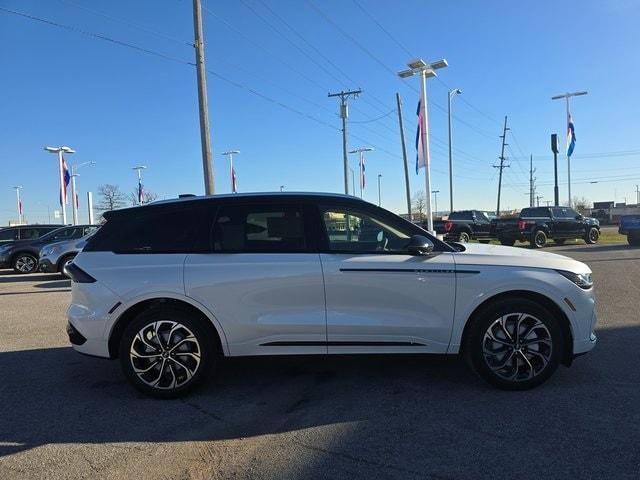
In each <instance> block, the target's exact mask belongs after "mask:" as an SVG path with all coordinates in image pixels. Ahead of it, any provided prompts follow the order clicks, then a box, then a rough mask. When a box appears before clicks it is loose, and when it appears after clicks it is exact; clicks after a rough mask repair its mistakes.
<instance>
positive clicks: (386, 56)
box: [0, 0, 640, 224]
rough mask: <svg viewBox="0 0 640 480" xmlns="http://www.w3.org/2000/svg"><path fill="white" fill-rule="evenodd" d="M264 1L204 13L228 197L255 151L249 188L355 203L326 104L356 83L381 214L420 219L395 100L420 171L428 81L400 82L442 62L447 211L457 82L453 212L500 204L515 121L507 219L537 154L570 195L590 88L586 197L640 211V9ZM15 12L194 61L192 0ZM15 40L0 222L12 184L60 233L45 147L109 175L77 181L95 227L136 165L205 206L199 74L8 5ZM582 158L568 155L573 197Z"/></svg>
mask: <svg viewBox="0 0 640 480" xmlns="http://www.w3.org/2000/svg"><path fill="white" fill-rule="evenodd" d="M265 2H267V3H263V2H261V1H260V0H242V1H233V2H232V1H217V2H214V1H212V0H203V5H204V6H205V7H206V8H207V9H208V10H209V11H210V12H213V14H211V13H209V12H206V13H205V14H204V29H205V41H206V57H207V62H208V68H209V69H210V70H212V71H215V72H216V73H217V74H219V75H221V76H223V77H224V78H225V79H226V80H222V79H221V78H219V77H217V76H215V75H212V74H210V75H209V76H208V82H209V84H208V88H209V101H210V117H211V126H212V141H213V148H214V160H215V171H216V189H217V192H221V193H226V192H228V191H229V190H230V181H229V173H228V168H229V167H228V164H227V163H226V159H225V158H224V157H221V156H220V153H221V152H222V151H224V150H228V149H238V150H241V152H242V153H241V154H240V155H239V156H238V157H237V160H236V162H235V163H236V170H237V174H238V183H239V189H240V191H274V190H277V189H279V186H280V185H285V188H286V190H300V191H304V190H315V191H335V192H339V191H341V190H342V188H343V187H342V185H343V180H342V153H341V136H340V131H339V128H340V119H339V117H338V116H337V113H338V106H337V101H336V100H335V99H329V98H327V93H328V91H336V90H340V89H342V88H358V87H359V88H362V89H363V91H364V93H363V95H362V96H361V97H360V98H358V99H355V100H352V101H351V108H350V122H351V123H350V132H351V134H352V136H351V137H350V140H349V143H350V147H351V148H355V147H358V146H374V147H375V148H376V151H374V152H372V153H370V154H369V155H368V157H367V174H368V177H367V180H368V188H367V189H366V191H365V198H366V199H368V200H370V201H373V202H376V201H377V189H376V188H375V187H376V177H377V175H378V174H382V176H383V177H382V185H383V187H382V197H383V206H385V207H387V208H390V209H391V210H394V211H396V212H402V211H404V210H405V208H404V184H403V170H402V159H401V150H400V144H399V133H398V127H397V117H396V114H395V110H394V108H395V93H396V92H400V94H401V95H402V97H403V99H404V102H405V108H404V113H405V123H406V130H407V133H408V138H407V147H408V151H409V156H410V162H411V164H412V166H413V162H414V156H415V150H414V147H413V140H414V138H413V137H414V132H415V124H416V119H415V108H416V104H417V99H418V94H417V87H418V80H417V78H414V79H410V80H409V81H407V82H403V81H401V80H399V79H398V78H397V77H396V76H395V75H394V74H393V72H395V71H397V70H401V69H403V68H404V66H405V64H406V62H407V60H409V59H410V58H411V57H424V58H425V59H428V60H433V59H438V58H443V57H444V58H446V59H447V60H448V61H449V67H448V68H446V69H444V70H441V71H440V76H439V79H433V80H430V81H429V86H428V88H429V102H430V103H429V112H430V127H431V133H432V166H433V182H432V183H433V185H432V186H433V188H434V189H438V190H440V192H441V193H440V194H439V196H438V197H439V198H438V207H439V208H440V209H441V210H442V209H445V208H447V206H448V201H447V198H448V174H447V171H448V170H447V169H448V167H447V165H448V163H447V162H448V160H447V153H446V139H447V117H446V112H445V111H443V110H441V109H440V108H438V106H440V107H441V108H446V98H447V89H448V87H458V88H461V89H462V90H463V91H464V93H463V96H462V97H459V98H456V99H454V113H455V115H456V117H457V119H456V120H454V147H455V149H456V150H455V153H454V163H455V165H454V171H455V177H454V192H455V202H456V208H481V209H495V203H496V192H497V176H496V169H494V168H492V165H493V164H495V162H496V161H497V157H498V155H499V153H500V139H499V135H500V134H501V123H502V120H503V118H504V116H505V115H508V116H509V125H510V127H511V128H512V130H511V131H510V132H509V134H508V142H509V144H510V145H509V147H508V148H507V151H506V155H507V157H509V160H508V163H509V164H510V165H511V167H510V168H507V169H506V170H505V177H504V185H505V186H504V190H503V200H502V206H503V207H512V208H515V207H522V206H525V204H526V203H527V202H528V196H527V192H528V183H527V182H528V158H524V157H528V155H529V154H530V153H532V154H533V155H534V166H535V167H536V168H537V172H536V176H537V177H538V183H539V188H538V192H539V194H540V195H543V196H544V198H543V201H544V200H550V199H552V198H553V187H552V185H551V182H552V179H553V169H552V159H551V156H550V152H549V135H550V133H552V132H557V133H559V134H560V136H561V138H564V129H565V125H564V104H563V103H562V102H559V101H555V102H554V101H551V100H550V97H551V96H552V95H555V94H559V93H562V92H565V91H573V90H588V91H589V95H588V96H585V97H579V98H577V99H575V100H574V102H573V107H572V113H573V117H574V122H575V128H576V136H577V139H578V143H577V146H576V150H575V153H574V158H573V161H572V165H573V170H572V172H573V173H572V178H573V179H574V186H573V194H574V196H579V197H586V198H587V199H589V200H591V201H598V200H610V199H611V200H613V199H614V196H615V199H616V200H617V201H620V202H621V201H624V197H625V196H626V197H628V201H629V202H630V203H631V202H634V201H635V185H636V184H637V183H640V163H639V161H638V160H639V158H640V139H638V137H637V120H636V118H637V114H636V112H637V110H638V108H639V107H640V102H639V100H640V94H639V93H638V88H637V79H638V78H639V74H640V71H639V70H640V66H639V65H640V62H638V60H639V58H638V57H639V54H638V49H637V45H639V44H640V30H639V29H638V28H637V25H638V22H639V20H640V3H639V2H633V1H611V2H600V1H567V2H556V1H536V2H533V1H530V2H509V1H491V2H474V1H470V0H469V1H458V2H435V1H418V0H404V1H399V2H393V3H391V2H384V1H378V0H358V1H357V3H356V2H354V1H353V0H342V1H337V0H330V1H321V0H313V1H293V0H277V1H267V0H265ZM266 5H268V7H269V8H267V6H266ZM0 7H4V8H9V9H13V10H17V11H20V12H23V13H27V14H30V15H35V16H38V17H41V18H44V19H47V20H52V21H55V22H59V23H62V24H65V25H69V26H73V27H75V28H77V29H80V30H84V31H87V32H92V33H99V34H102V35H107V36H109V37H113V38H114V39H117V40H121V41H125V42H129V43H131V44H134V45H137V46H139V47H141V48H146V49H151V50H154V51H157V52H162V53H163V54H166V55H168V56H170V57H172V58H175V59H178V60H180V61H183V62H192V61H193V56H194V55H193V49H192V48H191V47H190V46H188V45H187V43H188V42H189V41H191V40H192V37H193V22H192V16H191V15H192V13H191V2H190V1H187V0H165V1H161V2H160V1H152V0H136V1H123V0H113V1H110V2H97V1H93V2H92V1H82V0H47V1H44V0H0ZM81 7H85V8H81ZM361 7H362V8H361ZM87 8H88V9H91V10H95V11H98V12H102V13H104V14H106V15H107V16H111V17H115V18H116V19H118V20H116V21H114V20H112V19H109V18H106V17H104V16H100V15H96V14H95V13H93V12H90V11H88V10H87ZM363 10H364V11H363ZM319 11H320V12H322V13H319ZM273 12H275V14H276V15H277V16H278V17H276V16H274V13H273ZM365 12H366V13H365ZM323 14H324V15H325V16H323ZM372 17H373V19H375V21H374V20H373V19H372ZM122 20H126V22H132V23H133V24H135V26H132V25H130V24H127V23H125V22H123V21H122ZM282 20H284V22H286V24H285V23H283V21H282ZM376 21H377V22H378V23H379V24H380V25H381V26H382V27H383V28H384V29H385V30H386V31H387V32H389V33H390V34H391V37H393V38H390V37H389V36H388V35H387V34H386V33H385V31H383V30H382V29H381V28H380V27H379V26H378V25H377V24H376ZM287 24H288V25H290V26H291V27H293V29H295V32H294V31H293V30H291V29H289V27H288V26H287ZM336 25H337V26H338V28H336ZM150 30H151V31H153V32H154V33H152V32H151V31H150ZM158 32H160V33H161V34H162V35H160V34H158ZM343 32H346V33H347V34H348V35H349V36H350V37H352V38H353V39H355V40H356V41H357V42H358V43H359V45H360V46H358V45H357V44H356V43H355V42H353V41H352V40H351V39H350V38H347V36H345V35H344V34H343ZM169 37H170V38H169ZM0 42H1V45H2V47H1V48H0V64H1V65H2V67H3V68H2V75H0V91H1V92H2V101H1V102H0V132H2V142H1V145H0V179H1V181H0V224H6V222H7V221H9V220H10V219H13V218H15V216H16V214H15V193H14V191H13V189H12V188H11V186H12V185H16V184H21V185H22V186H23V187H24V190H23V199H24V207H25V214H26V216H27V218H28V219H29V220H30V221H39V222H43V221H46V220H47V208H49V209H50V210H53V209H55V208H58V207H57V198H58V187H57V183H56V182H57V171H56V163H55V158H54V156H53V155H51V154H47V153H46V152H44V151H43V149H42V148H43V146H45V145H70V146H72V147H73V148H75V149H76V150H77V154H75V155H73V156H70V157H69V158H68V160H69V161H70V162H71V163H74V162H77V163H80V162H85V161H90V160H91V161H95V162H96V166H94V167H86V168H84V169H82V170H80V172H79V173H81V176H80V177H79V178H78V187H79V191H80V194H81V197H80V198H81V209H82V211H81V219H86V215H85V210H86V208H85V202H84V196H85V192H86V191H87V190H92V191H94V192H96V189H97V186H98V185H99V184H102V183H113V184H117V185H119V186H120V187H121V188H122V190H124V191H125V192H128V191H131V190H133V189H134V188H135V186H136V177H135V172H133V171H132V170H131V167H133V166H134V165H137V164H145V165H147V166H148V169H147V170H146V171H145V173H144V175H145V186H146V188H147V190H151V191H154V192H157V193H158V194H160V196H167V197H172V196H176V195H177V194H179V193H186V192H189V193H197V194H200V193H203V182H202V165H201V153H200V137H199V124H198V115H197V91H196V77H195V69H194V68H193V67H192V66H189V65H186V64H184V63H180V61H176V62H174V61H170V60H166V59H163V58H159V57H156V56H153V55H148V54H144V53H141V52H139V51H135V50H133V49H129V48H125V47H122V46H120V45H116V44H114V43H110V42H105V41H102V40H98V39H95V38H92V37H89V36H86V35H82V34H79V33H76V32H72V31H67V30H64V29H60V28H56V27H53V26H49V25H45V24H42V23H38V22H34V21H31V20H28V19H25V18H20V17H17V16H15V15H9V14H7V13H5V12H1V11H0ZM362 47H364V49H363V48H362ZM365 50H366V51H365ZM367 52H368V53H367ZM409 53H410V54H411V55H409ZM312 59H313V60H314V61H312ZM329 61H330V63H329ZM231 82H233V83H231ZM252 92H253V93H252ZM265 97H267V98H268V99H265ZM280 104H283V105H285V107H283V106H281V105H280ZM309 117H313V119H311V118H309ZM380 117H383V118H381V119H379V118H380ZM377 119H379V120H377ZM361 122H366V123H361ZM563 141H564V140H563ZM616 152H623V153H616ZM603 154H604V155H603ZM565 165H566V164H565V161H564V159H563V158H562V157H561V159H560V181H561V187H560V191H561V198H562V199H565V198H566V184H565V182H566V166H565ZM351 166H352V167H353V168H356V167H357V161H356V158H355V157H354V158H352V159H351ZM423 178H424V177H423V175H422V174H421V175H419V176H416V175H415V172H413V167H412V173H411V187H412V191H413V192H415V191H417V190H423V189H424V187H423V185H424V180H423ZM596 180H599V183H597V184H591V183H588V182H589V181H596Z"/></svg>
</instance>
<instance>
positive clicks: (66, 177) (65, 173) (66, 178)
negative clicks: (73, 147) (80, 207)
mask: <svg viewBox="0 0 640 480" xmlns="http://www.w3.org/2000/svg"><path fill="white" fill-rule="evenodd" d="M60 162H61V163H62V165H61V167H62V190H61V191H60V205H62V204H63V203H64V204H65V205H66V204H67V190H68V188H69V182H70V181H71V174H70V173H69V168H67V162H66V160H65V159H64V156H63V155H60Z"/></svg>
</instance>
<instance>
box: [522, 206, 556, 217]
mask: <svg viewBox="0 0 640 480" xmlns="http://www.w3.org/2000/svg"><path fill="white" fill-rule="evenodd" d="M520 216H521V217H524V218H538V217H542V218H549V209H548V208H546V207H534V208H523V209H522V212H520Z"/></svg>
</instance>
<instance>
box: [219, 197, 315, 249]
mask: <svg viewBox="0 0 640 480" xmlns="http://www.w3.org/2000/svg"><path fill="white" fill-rule="evenodd" d="M211 249H212V250H213V251H214V252H225V253H269V252H280V253H286V252H291V253H296V252H304V251H306V250H307V242H306V240H305V228H304V217H303V210H302V207H301V206H298V205H263V206H261V205H226V206H222V207H220V209H219V210H218V215H217V216H216V218H215V220H214V222H213V225H212V228H211Z"/></svg>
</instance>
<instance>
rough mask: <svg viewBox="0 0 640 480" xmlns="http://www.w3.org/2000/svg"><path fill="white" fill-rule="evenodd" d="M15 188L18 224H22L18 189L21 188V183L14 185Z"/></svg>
mask: <svg viewBox="0 0 640 480" xmlns="http://www.w3.org/2000/svg"><path fill="white" fill-rule="evenodd" d="M13 188H14V189H15V190H16V207H17V209H18V224H20V225H22V223H23V221H22V200H21V199H20V190H22V185H16V186H15V187H13Z"/></svg>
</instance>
